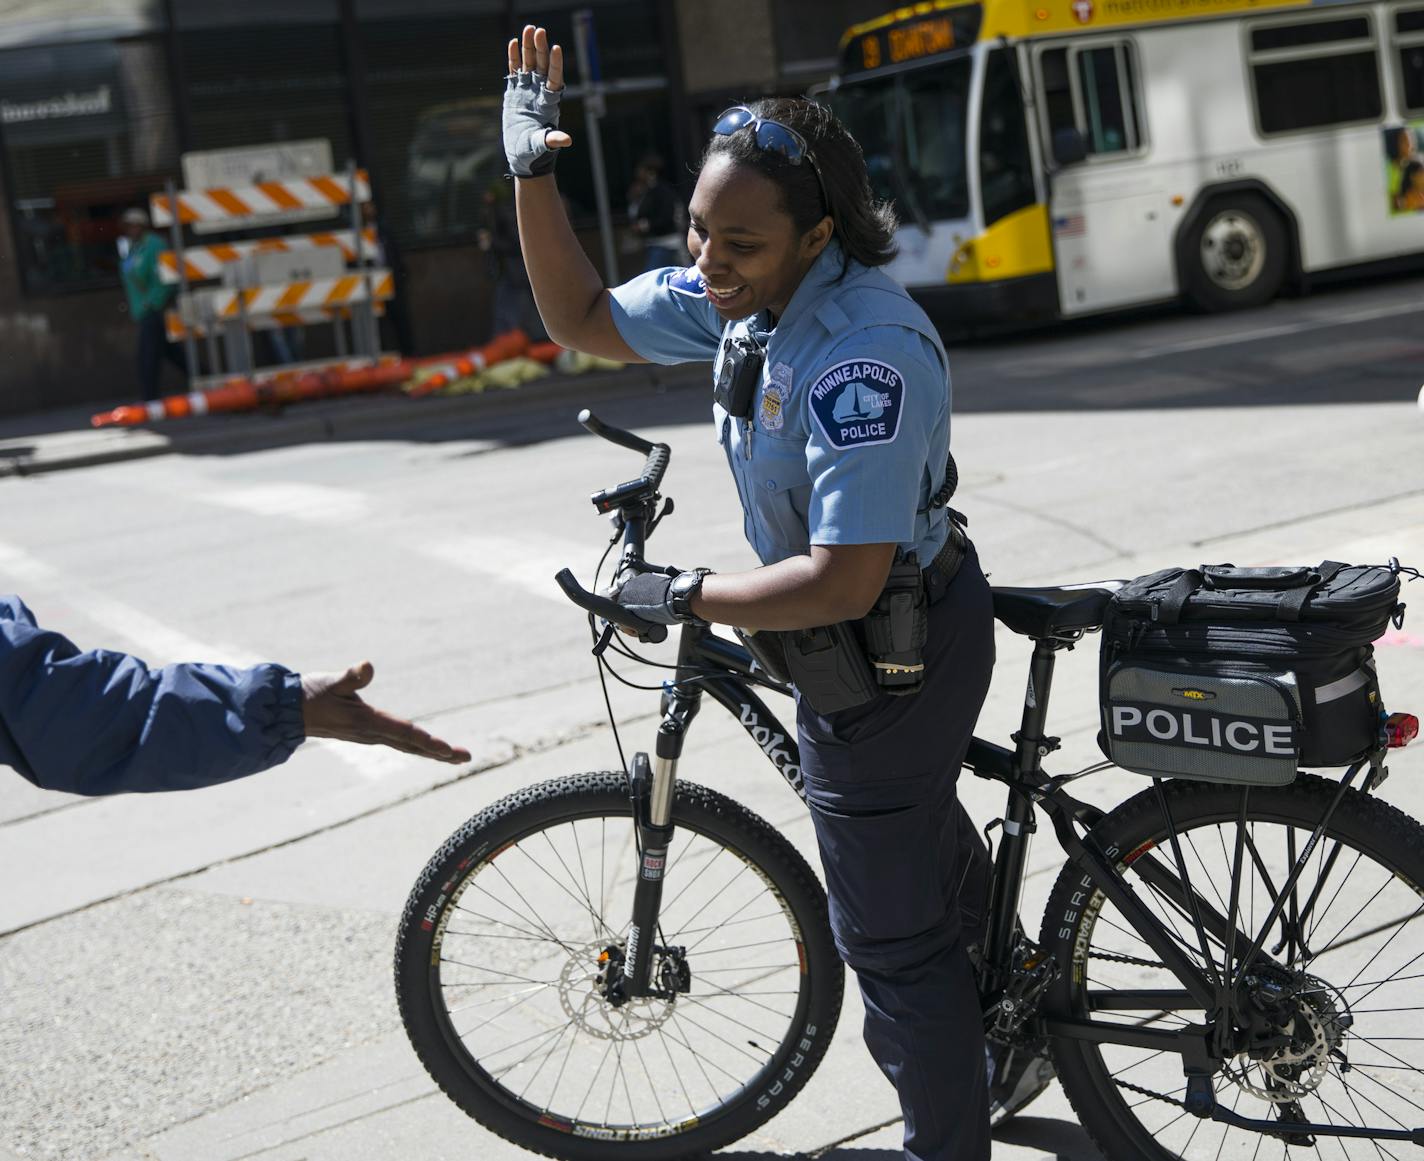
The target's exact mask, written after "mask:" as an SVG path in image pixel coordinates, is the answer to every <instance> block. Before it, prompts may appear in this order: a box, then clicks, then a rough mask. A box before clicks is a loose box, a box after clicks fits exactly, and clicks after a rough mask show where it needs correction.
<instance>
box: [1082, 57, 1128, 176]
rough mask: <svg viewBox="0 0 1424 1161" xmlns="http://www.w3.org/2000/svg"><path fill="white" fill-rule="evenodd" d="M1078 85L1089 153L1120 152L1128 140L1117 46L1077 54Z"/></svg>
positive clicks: (1125, 147)
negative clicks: (1086, 129)
mask: <svg viewBox="0 0 1424 1161" xmlns="http://www.w3.org/2000/svg"><path fill="white" fill-rule="evenodd" d="M1078 85H1079V87H1080V90H1081V92H1082V94H1083V113H1084V115H1085V117H1086V119H1087V123H1088V124H1087V128H1088V132H1087V134H1086V137H1087V139H1088V152H1089V153H1123V152H1125V151H1126V150H1128V149H1131V148H1132V143H1131V141H1130V140H1129V136H1130V132H1129V128H1128V113H1127V102H1126V101H1125V100H1123V92H1122V75H1121V73H1120V71H1119V69H1118V47H1117V46H1116V45H1105V46H1104V47H1102V48H1090V49H1087V50H1085V51H1083V52H1080V53H1079V54H1078Z"/></svg>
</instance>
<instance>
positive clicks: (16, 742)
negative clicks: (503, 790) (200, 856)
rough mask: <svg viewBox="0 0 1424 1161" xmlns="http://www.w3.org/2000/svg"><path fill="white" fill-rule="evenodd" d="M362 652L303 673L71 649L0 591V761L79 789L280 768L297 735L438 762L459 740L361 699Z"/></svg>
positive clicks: (366, 670) (211, 780)
mask: <svg viewBox="0 0 1424 1161" xmlns="http://www.w3.org/2000/svg"><path fill="white" fill-rule="evenodd" d="M374 676H375V669H374V668H373V667H372V665H371V663H370V662H369V661H363V662H361V663H360V664H359V665H353V666H352V667H351V668H350V669H347V670H346V671H345V672H344V673H337V674H320V675H308V676H306V677H303V676H301V675H300V674H297V673H293V672H292V671H291V670H289V669H287V668H285V667H283V666H281V665H275V664H270V663H269V664H263V665H256V666H253V667H251V668H249V669H235V668H232V667H229V666H226V665H204V664H198V663H185V664H180V665H168V666H165V667H164V668H162V669H151V668H149V666H148V665H147V664H145V663H144V662H143V661H140V660H139V659H138V658H136V657H130V656H128V655H126V654H123V653H114V652H110V651H109V650H107V649H97V650H94V651H92V652H81V651H80V649H79V648H78V646H76V645H75V644H74V643H73V642H71V641H70V640H69V639H68V638H66V637H64V636H63V635H61V634H59V633H56V632H54V631H52V630H48V629H44V628H42V627H41V626H40V625H39V624H38V622H37V621H36V620H35V617H34V614H32V613H31V612H30V610H29V609H28V608H27V607H26V606H25V604H24V602H23V601H21V600H20V599H19V598H18V597H16V596H0V766H10V767H12V768H14V769H15V770H16V771H18V772H19V773H20V774H21V775H22V776H23V777H24V778H26V779H28V780H29V781H30V782H33V783H34V784H35V785H36V786H39V787H41V788H43V789H46V790H62V791H65V792H67V793H70V794H83V795H89V796H96V795H106V794H124V793H131V792H136V791H156V790H196V789H199V788H201V787H204V786H216V785H218V784H219V783H223V782H231V781H233V780H234V779H237V778H245V777H247V776H248V775H250V774H256V773H258V772H259V771H262V770H267V769H270V768H271V767H273V766H277V765H280V764H281V763H283V762H285V761H286V760H287V759H288V758H289V757H291V755H292V751H294V750H295V749H296V748H297V747H298V746H299V745H301V744H302V742H304V741H306V740H307V739H308V738H337V739H339V740H342V741H347V742H359V743H362V744H365V745H379V746H389V747H390V748H391V749H394V750H401V751H403V752H405V753H407V754H415V755H417V756H419V757H423V758H433V759H435V760H436V761H438V762H451V763H459V762H468V761H469V760H470V754H469V751H467V750H464V749H461V748H459V747H456V746H452V745H450V743H449V742H445V741H442V740H441V739H440V738H436V737H434V736H432V735H431V734H429V733H427V732H426V731H425V730H422V729H421V728H420V727H419V726H416V725H412V724H411V723H410V722H408V721H404V720H403V719H401V718H397V717H394V716H392V715H391V714H388V713H385V712H384V711H382V710H379V709H376V708H375V707H374V706H371V705H368V704H367V703H366V702H365V701H364V700H362V698H361V696H360V692H359V691H360V690H362V689H364V688H365V687H366V686H368V685H370V683H371V679H372V678H373V677H374Z"/></svg>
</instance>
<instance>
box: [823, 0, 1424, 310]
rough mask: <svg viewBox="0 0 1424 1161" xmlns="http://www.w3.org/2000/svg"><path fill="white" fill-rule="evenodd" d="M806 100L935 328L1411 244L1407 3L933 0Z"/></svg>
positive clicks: (1420, 46)
mask: <svg viewBox="0 0 1424 1161" xmlns="http://www.w3.org/2000/svg"><path fill="white" fill-rule="evenodd" d="M841 54H842V55H841V67H840V70H839V71H838V73H837V75H836V76H835V77H834V78H833V80H832V81H831V83H830V86H829V88H828V91H827V92H826V93H825V94H824V96H823V99H827V100H829V101H830V103H831V105H832V107H833V108H835V110H836V111H837V113H838V114H839V115H840V116H841V118H842V119H843V120H844V121H845V123H846V124H847V126H848V127H849V128H850V130H851V132H852V133H854V134H855V136H856V138H857V140H858V141H859V142H860V143H861V145H862V147H863V148H864V150H865V155H866V161H867V164H868V166H869V169H870V174H871V181H872V184H873V185H874V187H875V190H876V192H877V193H878V194H879V195H880V196H882V197H885V198H890V199H893V200H894V202H895V204H896V206H897V208H898V209H899V212H900V218H901V227H900V231H899V235H898V242H899V247H900V251H899V255H898V256H897V258H896V259H895V261H894V262H893V264H892V265H891V266H890V267H888V270H889V272H890V273H891V274H892V275H894V276H895V277H896V278H897V279H898V280H899V281H900V282H901V283H903V284H904V285H905V286H906V287H907V288H908V289H909V290H910V292H911V293H912V294H913V295H914V296H915V298H916V299H917V300H918V301H919V302H920V303H921V305H922V306H924V307H925V308H926V310H927V311H928V313H929V314H930V315H931V317H933V318H934V319H935V320H936V321H937V322H940V323H942V324H949V325H954V324H968V325H971V326H972V325H975V324H987V323H992V322H997V321H1004V320H1016V319H1032V318H1040V319H1054V318H1071V317H1077V316H1081V315H1087V314H1091V313H1095V312H1102V311H1111V310H1119V309H1124V308H1129V307H1134V306H1139V305H1145V304H1150V303H1157V302H1167V301H1172V300H1177V299H1185V300H1186V301H1188V302H1190V303H1192V304H1194V305H1195V306H1196V307H1198V308H1201V309H1203V310H1208V311H1218V310H1231V309H1237V308H1242V307H1250V306H1256V305H1259V304H1261V303H1264V302H1266V301H1268V300H1270V299H1271V298H1273V297H1274V296H1275V295H1276V294H1278V293H1279V292H1280V291H1281V290H1282V289H1285V288H1295V289H1300V288H1303V287H1304V285H1305V284H1306V283H1307V281H1308V280H1309V279H1310V277H1311V276H1314V275H1318V274H1320V273H1322V272H1325V271H1334V270H1338V269H1341V268H1344V267H1348V266H1352V265H1356V264H1362V263H1373V262H1383V261H1386V260H1390V259H1401V258H1404V257H1406V256H1410V255H1424V0H1389V2H1386V3H1348V2H1347V3H1330V2H1326V3H1313V4H1312V3H1308V2H1307V0H982V2H979V3H969V4H966V3H954V2H950V0H933V2H930V3H920V4H915V5H912V6H910V7H905V8H900V9H897V10H895V11H894V12H891V13H889V14H887V15H885V16H883V17H881V18H880V19H877V20H872V21H869V22H867V23H864V24H859V25H856V26H855V27H853V28H851V29H850V30H849V31H848V32H847V33H846V34H845V36H844V37H843V39H842V41H841Z"/></svg>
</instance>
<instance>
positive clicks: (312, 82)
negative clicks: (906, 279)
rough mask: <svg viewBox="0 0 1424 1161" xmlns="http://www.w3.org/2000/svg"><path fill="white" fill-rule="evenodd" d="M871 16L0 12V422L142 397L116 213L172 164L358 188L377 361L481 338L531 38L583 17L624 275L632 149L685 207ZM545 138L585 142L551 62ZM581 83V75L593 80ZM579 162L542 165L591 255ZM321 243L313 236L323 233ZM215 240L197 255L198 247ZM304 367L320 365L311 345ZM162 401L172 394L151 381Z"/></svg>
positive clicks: (658, 4) (572, 97)
mask: <svg viewBox="0 0 1424 1161" xmlns="http://www.w3.org/2000/svg"><path fill="white" fill-rule="evenodd" d="M889 6H890V5H888V4H886V3H885V2H884V0H870V2H865V0H717V2H716V3H713V2H712V0H563V2H561V0H537V2H536V0H243V3H241V4H234V3H232V2H231V0H0V202H3V208H0V346H3V350H4V357H3V359H0V414H4V413H15V412H23V411H33V410H39V409H43V408H48V407H56V406H62V405H66V404H73V403H79V402H95V403H98V402H104V401H110V400H116V399H129V398H132V397H134V396H135V395H136V393H137V386H136V383H135V372H134V343H135V337H134V328H133V326H132V324H131V322H130V320H129V319H128V317H127V315H126V312H125V311H126V308H125V303H124V296H123V293H122V290H121V288H120V284H119V272H118V263H119V250H118V239H119V234H120V231H119V216H120V215H121V214H122V213H123V211H124V210H125V209H127V208H130V207H132V206H142V205H146V204H147V199H148V196H149V194H151V193H153V192H155V191H160V190H162V189H163V188H164V185H165V183H166V182H168V181H170V180H171V181H174V182H175V184H176V185H178V186H179V187H180V188H181V187H182V185H183V181H182V171H181V164H180V160H181V158H182V156H183V155H184V154H186V153H190V152H194V151H206V150H216V149H226V148H231V147H237V146H248V145H262V144H267V143H271V142H295V141H304V140H310V139H320V140H324V141H326V142H328V143H329V145H330V149H331V154H332V159H333V164H334V166H335V168H336V169H338V170H341V169H344V168H345V167H346V165H347V164H348V163H349V162H354V163H355V164H357V165H359V166H361V167H363V168H365V169H367V170H368V171H369V172H370V175H371V182H372V189H373V196H374V199H375V203H376V206H377V212H378V222H379V225H380V228H381V231H382V235H383V238H384V240H385V242H386V260H387V264H388V265H390V266H392V268H393V269H394V270H395V272H396V278H397V288H396V298H395V299H394V301H393V302H392V304H391V310H390V312H389V315H388V320H387V322H386V324H385V327H386V341H387V344H388V345H391V346H398V347H399V348H400V349H402V350H403V351H405V352H406V353H412V354H426V353H434V352H439V351H445V350H451V349H456V348H461V347H467V346H470V345H473V344H475V343H477V342H480V341H482V340H483V339H484V338H485V337H486V335H487V334H488V331H489V327H490V297H491V291H492V288H493V285H494V278H495V271H494V266H493V263H494V261H495V259H494V258H492V256H491V254H490V253H489V252H488V250H487V249H483V248H481V246H480V245H479V239H480V233H481V231H482V230H485V229H488V228H489V225H490V222H491V218H492V215H494V214H496V213H498V212H499V210H500V207H501V203H502V201H503V200H504V199H507V198H508V197H509V196H510V190H509V184H508V182H507V181H506V180H505V179H504V178H503V176H502V174H503V170H504V161H503V152H502V148H501V143H500V136H499V134H500V125H499V102H500V89H501V86H502V73H503V66H502V62H503V59H504V52H505V50H504V44H505V41H506V40H507V39H508V37H509V36H510V35H511V34H512V32H513V31H514V30H516V29H518V28H519V27H520V26H522V25H523V24H525V23H531V22H532V23H539V24H545V25H547V26H548V27H549V28H550V30H551V32H552V34H553V35H554V37H555V38H556V39H557V40H559V41H561V42H563V43H565V44H567V45H571V44H572V43H573V38H572V28H573V22H574V19H575V13H576V11H577V10H579V9H586V10H589V11H590V13H591V16H592V26H593V30H594V38H595V46H596V53H597V56H596V65H595V66H594V67H595V68H597V70H598V73H599V77H600V79H601V83H602V85H603V87H604V105H605V108H604V112H603V114H602V116H601V118H600V137H601V140H602V143H603V153H604V157H605V160H606V174H607V185H608V187H609V189H608V193H609V200H610V203H611V208H612V216H613V221H614V227H615V230H616V231H617V234H618V244H617V246H616V248H615V250H616V254H617V255H618V260H619V261H620V263H622V265H623V269H622V271H621V272H620V273H621V274H622V275H627V274H631V273H633V272H635V271H636V270H637V269H639V268H640V267H639V261H640V255H639V253H638V245H637V243H636V240H634V239H632V238H631V236H630V235H629V234H628V232H627V230H626V225H627V204H626V203H627V196H626V191H627V188H628V184H629V181H630V179H631V177H632V174H633V170H634V168H635V165H636V163H637V161H638V159H639V158H640V157H642V156H643V155H645V154H647V153H656V154H659V155H660V156H662V157H663V158H664V159H665V160H666V162H667V169H666V172H667V174H668V176H669V178H670V179H671V180H673V182H674V184H676V185H678V186H679V189H680V192H681V193H682V194H683V195H684V196H685V195H687V194H688V193H690V191H691V186H692V180H693V178H692V173H693V169H694V167H695V164H696V161H697V157H698V153H699V151H700V149H701V147H702V144H703V142H704V141H705V138H706V133H707V127H708V125H709V123H710V121H711V119H712V118H713V117H715V115H716V113H717V112H719V111H720V110H721V109H722V108H724V107H725V106H726V105H727V104H729V103H733V102H735V101H739V100H743V99H746V98H748V97H753V96H760V95H765V94H770V93H798V92H804V91H806V90H807V89H808V88H809V87H811V86H813V85H814V84H816V83H818V82H820V81H822V80H824V79H825V78H826V77H827V76H828V75H829V74H830V72H831V71H832V69H833V68H834V64H835V57H836V47H837V42H838V40H839V37H840V34H841V32H842V31H843V30H844V28H846V27H847V26H849V25H850V24H851V23H854V22H856V21H858V20H862V19H865V18H867V17H868V16H872V15H875V14H877V13H878V12H880V11H881V10H883V9H884V8H887V7H889ZM568 60H569V71H570V77H569V82H570V92H569V94H568V96H567V97H566V99H565V101H564V115H563V124H564V126H565V127H566V128H568V130H569V131H570V132H571V133H572V134H573V135H574V137H575V140H576V141H579V140H581V138H582V136H583V131H584V129H585V125H586V119H585V108H586V103H585V99H584V92H585V82H586V80H587V78H583V77H580V76H579V75H578V69H577V64H576V62H575V61H574V53H573V52H571V51H570V52H569V54H568ZM593 71H594V68H591V69H590V72H593ZM590 156H591V152H590V150H589V149H588V148H586V147H585V148H579V149H575V150H574V151H572V152H571V153H570V154H569V155H568V156H567V157H565V158H564V159H563V160H562V161H561V162H560V166H559V183H560V188H561V190H562V191H563V192H564V194H565V196H566V197H567V198H568V199H569V203H570V209H571V212H572V215H573V217H574V220H575V225H576V226H577V227H578V228H579V231H580V235H581V237H582V238H583V239H584V241H585V245H586V246H587V248H588V250H589V252H590V254H591V255H593V256H594V257H595V260H599V255H600V254H601V248H600V237H599V234H598V230H597V219H596V216H595V205H596V201H597V199H596V196H595V190H594V178H593V171H592V168H591V164H590ZM318 228H319V227H318ZM202 240H203V241H211V240H213V239H212V238H204V239H202ZM313 339H314V340H315V347H313V346H312V345H311V344H309V346H308V350H307V354H308V356H312V355H319V354H322V353H325V352H324V351H323V350H322V348H321V344H322V342H324V341H329V340H327V339H326V337H325V335H324V334H321V333H316V334H314V335H313ZM168 383H169V385H170V387H172V388H173V389H176V388H177V386H178V380H177V379H176V378H175V379H172V380H169V381H168Z"/></svg>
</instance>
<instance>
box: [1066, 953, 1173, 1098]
mask: <svg viewBox="0 0 1424 1161" xmlns="http://www.w3.org/2000/svg"><path fill="white" fill-rule="evenodd" d="M1088 954H1089V955H1091V956H1092V957H1093V958H1094V959H1106V960H1112V962H1113V963H1126V964H1132V965H1134V966H1136V967H1150V968H1161V967H1166V964H1163V963H1159V962H1157V961H1156V960H1150V959H1139V958H1138V957H1137V956H1135V955H1118V954H1116V953H1115V952H1111V951H1092V952H1089V953H1088ZM1112 1079H1113V1084H1115V1085H1117V1086H1118V1087H1119V1088H1125V1089H1127V1090H1129V1091H1130V1092H1135V1093H1138V1094H1139V1095H1141V1096H1145V1097H1151V1098H1152V1099H1153V1100H1159V1101H1162V1102H1164V1103H1166V1104H1169V1105H1172V1106H1173V1107H1175V1108H1179V1109H1184V1108H1186V1107H1187V1103H1186V1101H1179V1100H1176V1099H1174V1098H1172V1097H1169V1096H1168V1095H1167V1094H1166V1093H1160V1092H1154V1091H1153V1090H1152V1089H1150V1088H1143V1087H1142V1086H1141V1085H1140V1084H1133V1083H1132V1081H1130V1080H1121V1079H1119V1078H1118V1077H1113V1078H1112Z"/></svg>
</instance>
